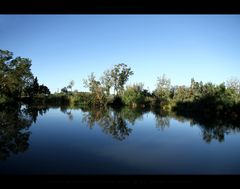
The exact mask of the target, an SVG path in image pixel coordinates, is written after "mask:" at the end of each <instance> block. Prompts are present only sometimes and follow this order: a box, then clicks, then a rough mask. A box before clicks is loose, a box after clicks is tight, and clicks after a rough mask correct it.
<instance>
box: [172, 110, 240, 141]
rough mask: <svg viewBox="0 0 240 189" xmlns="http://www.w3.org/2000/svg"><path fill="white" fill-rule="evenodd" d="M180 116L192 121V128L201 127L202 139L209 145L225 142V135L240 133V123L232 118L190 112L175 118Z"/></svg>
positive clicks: (175, 116)
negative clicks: (213, 142) (212, 142)
mask: <svg viewBox="0 0 240 189" xmlns="http://www.w3.org/2000/svg"><path fill="white" fill-rule="evenodd" d="M179 116H180V117H181V118H182V117H184V118H185V119H186V120H188V121H190V125H191V126H194V125H197V126H199V127H200V128H201V131H202V138H203V140H204V141H205V142H207V143H210V142H211V141H212V140H217V141H219V142H223V141H224V138H225V135H227V134H229V133H236V132H240V122H238V121H236V120H233V119H231V118H222V119H220V118H219V117H214V116H208V115H199V114H194V113H189V112H188V113H186V112H177V113H176V114H175V115H174V118H178V117H179Z"/></svg>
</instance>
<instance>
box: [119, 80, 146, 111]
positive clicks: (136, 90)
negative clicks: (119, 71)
mask: <svg viewBox="0 0 240 189" xmlns="http://www.w3.org/2000/svg"><path fill="white" fill-rule="evenodd" d="M122 99H123V102H124V103H125V104H126V105H130V106H133V107H136V106H137V105H143V104H145V95H144V91H143V84H142V83H137V84H134V85H132V86H127V88H126V90H125V91H124V92H123V94H122Z"/></svg>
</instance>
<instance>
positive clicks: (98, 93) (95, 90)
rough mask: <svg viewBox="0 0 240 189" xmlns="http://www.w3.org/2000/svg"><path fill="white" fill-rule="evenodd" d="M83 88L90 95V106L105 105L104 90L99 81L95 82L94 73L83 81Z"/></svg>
mask: <svg viewBox="0 0 240 189" xmlns="http://www.w3.org/2000/svg"><path fill="white" fill-rule="evenodd" d="M83 83H84V87H86V88H88V89H89V91H90V92H91V94H92V100H91V102H92V104H95V105H97V104H98V105H103V104H105V103H106V95H105V94H104V88H103V87H102V86H101V83H100V81H98V80H96V77H95V75H94V73H91V75H89V76H88V79H84V80H83Z"/></svg>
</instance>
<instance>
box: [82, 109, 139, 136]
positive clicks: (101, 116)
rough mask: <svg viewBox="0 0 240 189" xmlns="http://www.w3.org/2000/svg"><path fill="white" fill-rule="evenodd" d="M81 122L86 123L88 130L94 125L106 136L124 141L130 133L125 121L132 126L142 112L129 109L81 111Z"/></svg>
mask: <svg viewBox="0 0 240 189" xmlns="http://www.w3.org/2000/svg"><path fill="white" fill-rule="evenodd" d="M83 111H84V113H83V118H82V121H83V122H85V123H87V125H88V127H89V128H92V127H93V126H94V125H95V124H97V125H99V126H100V127H101V128H102V131H103V132H104V133H106V134H109V135H112V137H113V138H115V139H117V140H120V141H122V140H124V139H126V137H127V136H129V134H130V133H131V132H132V129H131V128H129V127H128V124H127V121H128V122H129V123H130V124H132V125H134V123H135V121H136V120H137V119H140V118H141V116H142V114H143V112H140V111H131V110H130V109H126V108H122V109H115V110H114V109H111V108H101V109H83Z"/></svg>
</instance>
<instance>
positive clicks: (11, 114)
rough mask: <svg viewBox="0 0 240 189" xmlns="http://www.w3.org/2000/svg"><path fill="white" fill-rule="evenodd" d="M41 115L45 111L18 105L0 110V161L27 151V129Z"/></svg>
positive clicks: (28, 132)
mask: <svg viewBox="0 0 240 189" xmlns="http://www.w3.org/2000/svg"><path fill="white" fill-rule="evenodd" d="M43 113H46V109H41V108H39V107H38V108H33V107H28V106H23V107H21V106H20V105H16V106H15V107H5V108H4V109H1V110H0V160H3V159H6V158H8V157H9V156H10V155H11V154H12V153H13V154H18V153H22V152H25V151H26V150H27V149H28V147H29V143H28V141H29V137H30V134H31V133H30V131H29V127H30V126H31V125H32V123H33V122H36V121H37V116H38V114H41V115H42V114H43Z"/></svg>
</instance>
